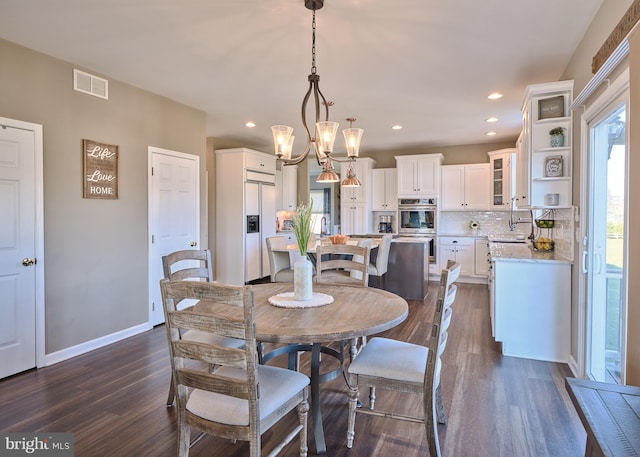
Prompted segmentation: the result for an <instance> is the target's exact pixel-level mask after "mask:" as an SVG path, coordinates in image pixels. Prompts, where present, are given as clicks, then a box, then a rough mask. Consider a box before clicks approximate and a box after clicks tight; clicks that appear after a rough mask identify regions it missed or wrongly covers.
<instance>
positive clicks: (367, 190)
mask: <svg viewBox="0 0 640 457" xmlns="http://www.w3.org/2000/svg"><path fill="white" fill-rule="evenodd" d="M375 164H376V162H375V160H373V159H370V158H366V157H364V158H359V159H356V160H355V161H354V162H353V163H348V162H343V163H341V164H340V180H341V181H344V180H345V179H346V177H347V172H348V170H349V166H350V165H351V166H353V171H354V172H355V174H356V177H357V178H358V180H359V181H360V187H341V188H340V192H341V193H340V204H342V203H343V202H349V203H356V202H359V203H362V202H368V203H369V204H371V189H372V186H371V170H372V168H373V167H374V165H375Z"/></svg>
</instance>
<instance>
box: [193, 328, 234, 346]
mask: <svg viewBox="0 0 640 457" xmlns="http://www.w3.org/2000/svg"><path fill="white" fill-rule="evenodd" d="M182 339H183V340H188V341H196V342H198V343H207V344H215V345H218V346H226V347H230V348H243V347H244V340H239V339H236V338H227V337H225V336H220V335H214V334H212V333H209V332H201V331H200V330H187V331H186V332H184V333H183V334H182Z"/></svg>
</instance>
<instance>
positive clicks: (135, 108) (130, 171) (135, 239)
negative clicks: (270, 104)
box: [0, 40, 207, 354]
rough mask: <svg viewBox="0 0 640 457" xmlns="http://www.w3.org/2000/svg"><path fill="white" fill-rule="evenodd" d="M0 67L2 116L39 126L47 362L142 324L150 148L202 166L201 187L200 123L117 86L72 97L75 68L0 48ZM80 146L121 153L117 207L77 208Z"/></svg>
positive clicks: (177, 108)
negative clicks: (197, 159) (93, 144)
mask: <svg viewBox="0 0 640 457" xmlns="http://www.w3.org/2000/svg"><path fill="white" fill-rule="evenodd" d="M0 61H2V62H3V64H2V65H0V81H1V82H2V84H0V100H2V102H1V103H0V116H2V117H6V118H11V119H17V120H22V121H27V122H32V123H36V124H42V125H43V136H44V144H43V149H44V243H45V313H46V322H45V324H46V342H45V346H46V353H47V354H49V353H52V352H55V351H59V350H62V349H65V348H69V347H72V346H75V345H78V344H80V343H84V342H87V341H90V340H93V339H96V338H100V337H103V336H106V335H110V334H112V333H115V332H118V331H121V330H124V329H127V328H130V327H133V326H135V325H139V324H143V323H146V322H147V321H148V313H149V309H148V308H149V307H148V302H149V300H148V276H149V274H148V267H147V264H148V249H147V147H148V146H156V147H160V148H165V149H171V150H176V151H181V152H185V153H190V154H195V155H199V156H201V158H202V159H201V163H202V173H203V174H202V176H201V178H203V177H204V162H205V161H204V153H205V138H206V131H205V114H204V113H203V112H201V111H199V110H195V109H193V108H189V107H186V106H184V105H180V104H178V103H175V102H173V101H171V100H168V99H166V98H163V97H159V96H156V95H153V94H150V93H149V92H145V91H143V90H140V89H138V88H135V87H132V86H129V85H126V84H122V83H119V82H118V81H114V80H110V82H109V100H102V99H99V98H96V97H92V96H89V95H85V94H81V93H79V92H75V91H73V90H72V76H73V68H74V66H73V65H71V64H69V63H66V62H63V61H60V60H56V59H53V58H51V57H48V56H45V55H43V54H39V53H36V52H33V51H30V50H28V49H26V48H23V47H20V46H16V45H14V44H12V43H9V42H7V41H4V40H0ZM99 76H103V75H99ZM106 77H107V78H108V76H106ZM83 138H86V139H92V140H96V141H100V142H104V143H109V144H117V145H118V146H119V152H120V159H119V175H120V176H119V198H118V200H89V199H83V198H82V154H81V150H82V149H81V147H82V139H83ZM202 180H203V182H204V179H202ZM202 201H203V202H205V201H206V200H205V196H204V195H202ZM203 207H204V205H203ZM202 220H203V224H202V227H203V230H202V233H203V235H205V234H206V230H205V228H206V224H207V220H206V216H205V214H204V212H203V217H202ZM205 242H206V239H205Z"/></svg>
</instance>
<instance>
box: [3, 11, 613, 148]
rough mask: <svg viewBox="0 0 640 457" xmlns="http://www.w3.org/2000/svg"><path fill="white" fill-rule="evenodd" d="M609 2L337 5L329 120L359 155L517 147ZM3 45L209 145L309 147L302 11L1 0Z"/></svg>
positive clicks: (323, 17)
mask: <svg viewBox="0 0 640 457" xmlns="http://www.w3.org/2000/svg"><path fill="white" fill-rule="evenodd" d="M601 3H602V0H485V1H482V2H480V1H477V0H395V1H391V0H326V1H325V6H324V8H323V9H321V10H319V11H318V12H317V18H316V21H317V32H316V34H317V39H316V48H317V62H316V64H317V72H318V74H319V75H320V76H321V79H320V88H321V90H322V92H323V93H324V95H325V97H326V98H327V99H328V100H330V101H333V102H334V103H335V105H334V106H333V107H332V108H331V111H330V118H331V119H332V120H336V121H339V122H340V123H341V128H343V127H344V126H346V124H347V123H346V122H345V121H344V119H346V118H347V117H351V116H353V117H356V118H357V119H358V120H357V122H356V123H355V125H354V126H356V127H362V128H364V129H365V134H364V137H363V143H362V147H361V151H372V152H373V151H379V150H399V149H403V148H416V147H418V148H419V147H420V146H424V147H433V146H441V145H452V144H472V143H483V142H496V141H503V140H512V139H514V138H515V137H516V136H517V135H518V132H519V131H520V123H521V116H520V105H521V102H522V97H523V95H524V91H525V88H526V86H527V85H529V84H535V83H541V82H549V81H554V80H557V79H559V78H560V77H561V74H562V72H563V70H564V68H565V66H566V65H567V63H568V61H569V59H570V57H571V55H572V54H573V52H574V51H575V49H576V47H577V45H578V44H579V42H580V40H581V39H582V36H583V35H584V33H585V31H586V30H587V27H588V25H589V24H590V22H591V20H592V19H593V17H594V15H595V13H596V12H597V10H598V8H599V7H600V5H601ZM0 37H2V38H5V39H7V40H9V41H12V42H15V43H18V44H21V45H24V46H26V47H28V48H31V49H35V50H37V51H41V52H43V53H45V54H48V55H51V56H54V57H57V58H59V59H62V60H65V61H68V62H72V63H73V64H75V65H78V66H80V67H83V68H84V69H86V70H89V71H93V72H96V73H98V74H102V75H104V76H106V77H108V78H115V79H118V80H120V81H124V82H127V83H130V84H132V85H134V86H137V87H141V88H144V89H146V90H149V91H150V92H154V93H156V94H160V95H163V96H166V97H168V98H170V99H173V100H176V101H179V102H182V103H185V104H187V105H190V106H193V107H196V108H199V109H201V110H203V111H205V112H206V113H207V135H208V136H213V137H215V138H217V139H219V140H222V141H225V142H239V143H240V144H242V145H245V146H247V147H250V148H255V149H260V150H264V151H271V150H272V140H271V130H270V127H271V125H273V124H288V125H291V126H293V127H294V129H295V134H296V149H300V148H301V147H302V137H303V131H302V123H301V120H300V105H301V103H302V98H303V96H304V93H305V91H306V90H307V85H308V83H307V75H308V74H309V73H310V68H311V11H310V10H307V9H306V8H305V7H304V1H303V0H262V1H258V0H227V1H221V0H207V1H205V0H109V1H102V2H98V1H88V0H56V1H51V0H0ZM4 64H5V63H3V65H4ZM493 91H500V92H502V93H504V97H503V98H502V99H500V100H497V101H490V100H488V99H487V95H488V94H489V93H490V92H493ZM308 116H309V117H310V118H311V120H312V118H313V114H311V113H310V114H309V115H308ZM490 116H495V117H498V118H499V121H498V122H496V123H494V124H487V123H486V122H485V119H486V118H488V117H490ZM248 120H252V121H254V122H255V123H256V124H257V126H256V127H255V128H254V129H251V130H250V129H247V128H246V127H245V126H244V124H245V122H246V121H248ZM394 124H401V125H403V127H404V128H403V129H402V130H400V131H393V130H391V126H392V125H394ZM489 130H494V131H496V132H497V135H496V136H493V137H487V136H486V135H485V132H487V131H489ZM342 143H343V142H342V140H341V139H340V141H339V142H337V143H336V144H337V151H338V152H340V151H344V149H343V148H344V145H343V144H342Z"/></svg>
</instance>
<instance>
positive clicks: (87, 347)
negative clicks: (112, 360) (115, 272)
mask: <svg viewBox="0 0 640 457" xmlns="http://www.w3.org/2000/svg"><path fill="white" fill-rule="evenodd" d="M152 328H153V326H152V325H151V324H150V323H148V322H146V323H144V324H140V325H136V326H134V327H129V328H127V329H124V330H120V331H119V332H115V333H111V334H110V335H105V336H101V337H100V338H96V339H95V340H91V341H87V342H85V343H81V344H78V345H76V346H72V347H69V348H66V349H62V350H60V351H56V352H52V353H51V354H45V356H44V365H43V366H45V367H46V366H49V365H53V364H55V363H58V362H62V361H64V360H68V359H70V358H72V357H77V356H79V355H82V354H86V353H87V352H91V351H93V350H95V349H99V348H101V347H104V346H108V345H109V344H113V343H116V342H118V341H121V340H124V339H126V338H129V337H131V336H134V335H137V334H139V333H142V332H146V331H147V330H151V329H152ZM38 368H41V367H38Z"/></svg>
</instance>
